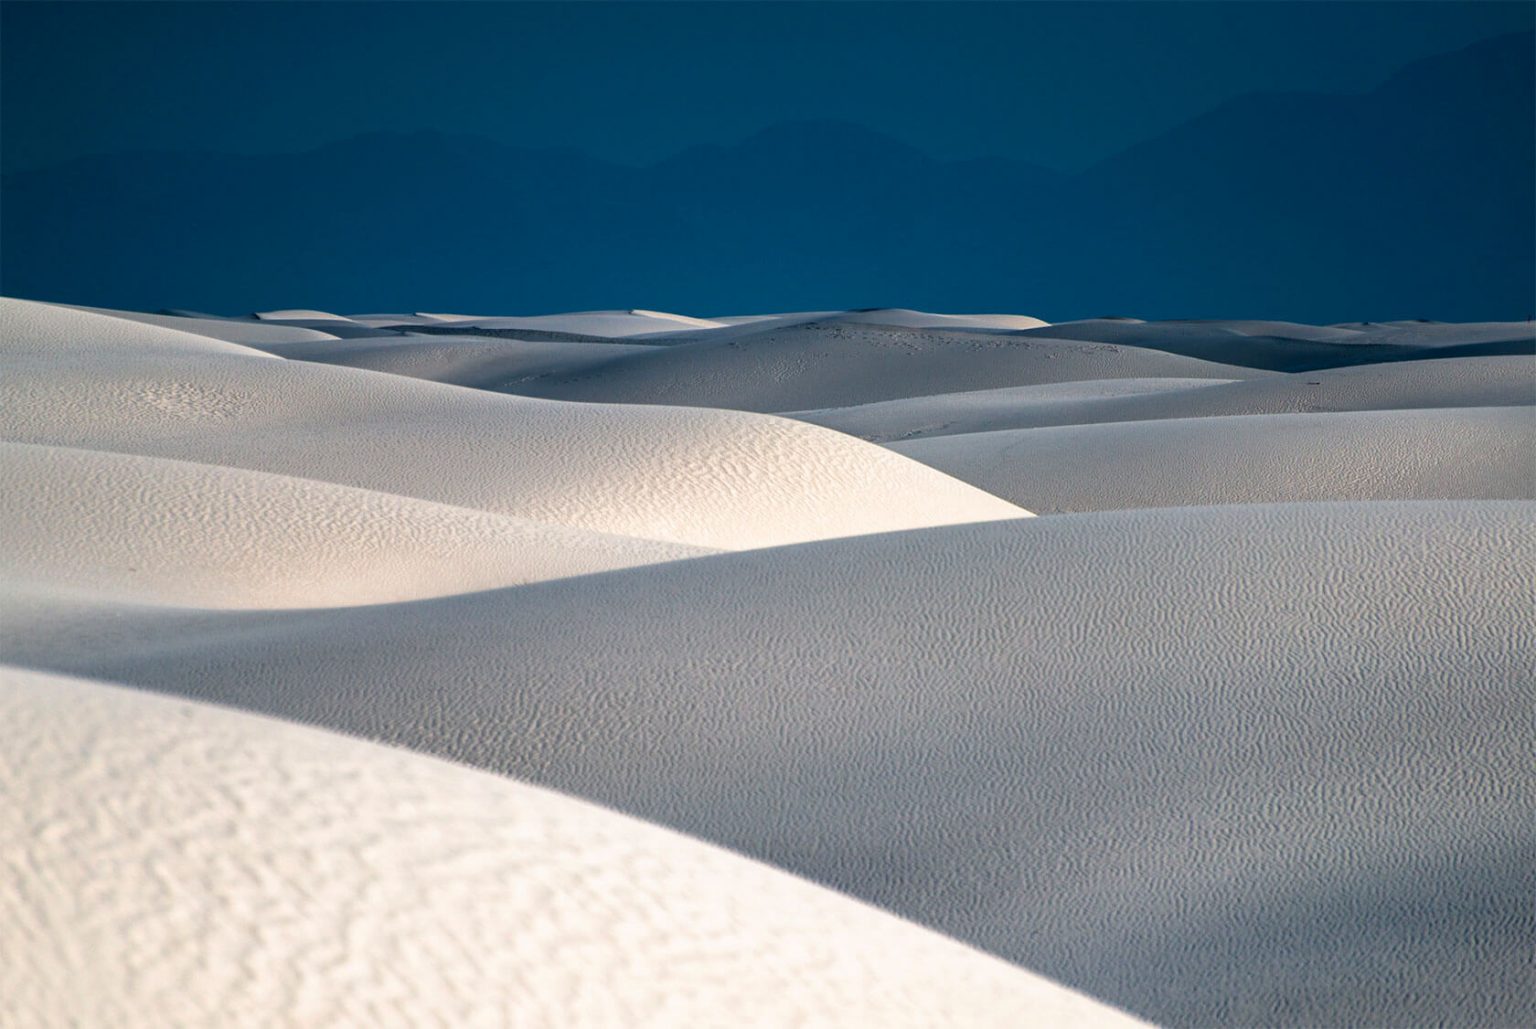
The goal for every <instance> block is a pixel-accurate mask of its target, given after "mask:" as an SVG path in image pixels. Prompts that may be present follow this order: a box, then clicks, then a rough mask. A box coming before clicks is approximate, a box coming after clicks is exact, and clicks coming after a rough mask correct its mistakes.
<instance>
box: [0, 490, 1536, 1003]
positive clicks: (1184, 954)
mask: <svg viewBox="0 0 1536 1029" xmlns="http://www.w3.org/2000/svg"><path fill="white" fill-rule="evenodd" d="M1533 515H1536V504H1531V503H1515V502H1508V503H1505V502H1428V503H1355V504H1294V505H1278V506H1245V507H1225V508H1221V507H1213V508H1185V509H1163V510H1153V511H1136V512H1116V513H1107V514H1091V515H1076V516H1062V517H1057V518H1050V519H1035V520H1032V521H1014V522H999V523H992V524H987V525H975V526H963V527H947V528H940V529H932V530H923V531H918V532H908V533H898V534H891V535H882V536H865V537H860V538H857V539H848V540H837V541H831V542H826V543H816V544H808V545H804V546H799V547H794V548H789V549H785V550H761V551H753V552H750V553H745V554H733V555H721V556H715V557H702V558H698V559H695V560H691V561H682V562H676V563H671V564H664V565H654V566H647V567H643V568H636V569H631V570H627V571H620V572H614V573H609V574H606V575H599V576H591V577H585V578H576V579H566V580H561V581H558V582H551V583H544V584H539V585H533V586H525V587H519V588H517V589H512V590H500V591H493V592H488V593H480V594H475V595H473V596H467V597H458V598H447V599H443V600H436V601H422V602H417V603H414V604H409V605H401V606H383V607H369V608H352V609H340V610H334V611H328V612H327V611H320V612H293V613H281V612H262V613H226V614H220V615H213V614H201V615H190V614H189V615H180V614H177V613H175V612H165V611H162V612H159V613H156V612H147V611H142V610H130V609H124V608H122V607H121V606H106V607H103V608H102V609H101V610H99V611H97V612H95V613H91V612H85V611H81V610H80V609H78V608H74V609H71V612H70V613H69V616H68V617H62V616H59V617H53V618H52V621H51V622H50V624H51V625H53V626H54V630H53V631H52V632H51V633H48V632H44V633H39V632H35V631H33V630H32V629H31V628H29V627H27V626H25V625H23V624H22V621H23V620H21V619H15V618H11V617H7V618H5V619H3V620H0V625H4V627H5V631H6V632H7V633H8V634H11V638H9V639H8V640H7V642H6V647H7V651H8V652H9V653H12V654H13V655H15V657H14V658H13V660H17V661H21V662H23V663H26V664H31V665H35V666H40V667H49V668H55V669H58V670H61V671H68V672H74V673H77V674H92V675H99V676H102V677H109V678H114V679H120V680H121V681H125V682H130V683H138V684H144V685H151V686H154V687H155V688H157V689H163V690H168V691H172V692H177V693H182V694H186V695H191V696H198V697H202V698H205V699H210V700H217V701H222V702H227V703H234V704H240V705H244V706H248V707H252V708H255V709H257V710H260V711H264V712H267V713H271V714H278V715H282V716H285V717H290V718H295V719H299V720H303V721H312V722H318V723H320V724H322V725H326V726H329V727H332V728H336V729H342V730H346V731H350V732H356V733H361V734H364V735H369V736H376V737H380V738H383V739H386V740H390V741H394V742H397V743H403V744H406V745H409V746H414V747H417V748H421V749H424V750H428V751H431V752H435V753H439V754H443V755H445V756H450V757H454V758H457V759H460V760H464V761H468V762H471V763H474V764H478V765H481V766H484V767H487V768H492V769H496V770H500V771H505V772H509V773H513V774H516V775H518V776H522V777H526V778H529V779H531V780H533V781H536V782H539V783H542V784H545V785H551V786H554V787H557V788H560V789H565V790H569V791H572V792H576V793H578V794H580V795H582V796H585V797H587V798H589V799H594V800H597V801H599V802H602V803H607V804H611V805H614V806H617V807H620V808H622V809H625V810H627V811H629V812H631V813H634V814H638V815H640V816H642V817H647V818H652V819H655V820H657V821H660V822H662V823H664V824H668V825H671V826H673V827H675V828H680V829H682V830H684V831H687V832H691V833H695V834H698V835H700V836H703V837H705V838H708V839H711V840H714V841H716V842H719V843H724V844H726V845H728V846H730V847H733V848H737V849H740V850H742V851H744V852H746V853H748V854H751V855H753V856H756V857H759V858H763V859H766V860H769V861H772V862H774V863H775V864H778V865H780V866H781V867H785V868H788V869H790V870H792V871H796V872H799V873H801V874H805V875H807V876H809V877H811V878H813V879H817V880H819V881H822V882H824V883H827V884H830V885H833V886H836V887H838V888H840V889H844V890H846V891H848V892H851V893H853V894H854V895H856V896H859V897H861V898H863V899H865V900H869V901H872V902H875V903H878V904H881V905H883V906H887V907H889V908H890V909H892V910H894V911H896V912H898V913H900V914H904V915H907V916H909V917H912V918H914V919H916V920H919V921H921V922H923V923H925V924H928V925H930V926H934V927H936V928H939V929H941V930H943V931H946V932H950V933H953V934H955V935H957V936H959V937H961V938H962V939H965V940H967V941H969V942H972V943H975V944H978V945H980V946H983V947H985V948H988V949H991V950H993V951H995V952H997V953H998V954H1000V955H1002V956H1005V957H1008V958H1012V959H1015V960H1018V961H1020V962H1021V963H1023V964H1024V965H1025V966H1026V967H1030V968H1034V969H1038V970H1039V971H1041V972H1042V973H1044V974H1047V975H1050V976H1053V977H1056V978H1059V979H1061V980H1062V981H1064V982H1066V983H1068V984H1070V985H1072V986H1074V987H1076V988H1079V989H1083V990H1086V991H1088V992H1089V993H1091V994H1093V995H1095V996H1099V997H1103V998H1105V999H1107V1000H1109V1001H1111V1002H1112V1003H1116V1004H1119V1005H1122V1006H1124V1007H1126V1008H1128V1009H1129V1010H1132V1011H1135V1012H1137V1013H1138V1014H1141V1015H1143V1016H1146V1017H1150V1018H1153V1019H1155V1020H1158V1021H1163V1022H1169V1023H1181V1024H1197V1025H1213V1024H1278V1023H1290V1024H1307V1025H1317V1024H1362V1023H1369V1024H1426V1023H1451V1024H1499V1025H1517V1024H1528V1023H1530V1022H1531V1021H1532V1020H1533V1019H1536V1006H1533V1004H1536V1000H1533V995H1532V994H1531V992H1530V991H1529V990H1528V989H1526V988H1525V986H1526V985H1527V984H1528V970H1529V940H1530V934H1531V932H1532V930H1533V928H1536V926H1533V924H1532V922H1531V915H1530V911H1531V909H1530V905H1529V898H1530V896H1532V895H1533V893H1536V862H1533V861H1532V860H1531V857H1532V854H1533V853H1536V851H1533V849H1532V848H1536V835H1533V827H1536V800H1533V798H1536V765H1533V764H1532V763H1531V761H1530V760H1529V756H1530V755H1529V749H1530V726H1531V724H1532V720H1533V719H1536V706H1533V705H1536V699H1533V698H1536V691H1533V690H1532V688H1531V686H1532V683H1533V682H1536V663H1533V659H1532V654H1536V628H1533V624H1532V621H1531V619H1530V593H1529V583H1530V582H1531V581H1532V580H1533V578H1536V532H1533V528H1532V526H1533V524H1536V522H1533ZM27 603H28V604H31V605H32V607H31V610H33V611H34V612H36V611H38V610H41V608H39V607H37V606H36V604H35V602H34V600H28V601H27ZM659 611H660V612H665V617H657V612H659ZM32 617H33V618H36V617H39V616H37V615H36V614H34V615H33V616H32Z"/></svg>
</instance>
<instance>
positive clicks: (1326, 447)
mask: <svg viewBox="0 0 1536 1029" xmlns="http://www.w3.org/2000/svg"><path fill="white" fill-rule="evenodd" d="M891 447H892V449H894V450H896V451H897V452H898V453H901V454H905V455H907V456H908V457H910V458H913V459H914V460H917V461H921V462H923V463H924V464H927V465H931V466H932V467H934V468H937V469H939V470H940V471H943V472H947V473H948V474H950V475H953V476H955V477H956V478H959V479H964V480H965V481H966V482H969V483H971V484H972V485H973V486H978V487H980V488H981V489H984V490H986V491H987V492H988V493H994V494H996V495H997V496H1000V497H1004V498H1006V499H1008V500H1012V501H1013V502H1014V503H1017V504H1025V505H1028V507H1029V509H1030V510H1032V511H1035V512H1036V513H1039V514H1047V513H1054V512H1060V511H1106V510H1113V509H1117V508H1127V507H1179V506H1183V505H1187V504H1262V503H1280V502H1284V501H1288V500H1436V499H1446V500H1457V499H1465V500H1536V411H1533V410H1532V409H1531V408H1529V407H1461V408H1431V409H1429V410H1421V411H1356V412H1348V413H1343V414H1311V415H1306V414H1270V415H1243V416H1236V417H1218V418H1178V419H1166V420H1163V421H1156V422H1119V423H1113V424H1107V425H1070V426H1063V427H1060V428H1049V429H1008V430H1004V431H1001V432H983V433H974V434H968V435H950V436H942V437H939V438H936V439H922V440H913V441H911V442H896V443H892V444H891Z"/></svg>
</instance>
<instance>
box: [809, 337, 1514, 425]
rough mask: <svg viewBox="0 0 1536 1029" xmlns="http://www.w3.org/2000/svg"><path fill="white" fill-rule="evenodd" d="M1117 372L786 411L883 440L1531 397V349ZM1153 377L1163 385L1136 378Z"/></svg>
mask: <svg viewBox="0 0 1536 1029" xmlns="http://www.w3.org/2000/svg"><path fill="white" fill-rule="evenodd" d="M1125 381H1126V382H1127V383H1128V385H1127V387H1126V388H1125V389H1124V390H1123V391H1117V392H1110V391H1109V390H1108V389H1107V388H1105V387H1108V386H1110V385H1111V383H1098V382H1083V383H1066V384H1063V385H1062V386H1061V387H1060V388H1061V389H1063V390H1066V391H1068V392H1066V393H1052V392H1046V391H1048V390H1051V389H1053V388H1052V387H1034V388H1025V389H1020V390H1017V391H1011V390H985V391H977V392H970V393H940V394H934V395H930V396H921V397H913V398H910V399H907V400H897V401H888V402H886V403H878V404H860V405H851V406H844V407H834V408H826V409H822V410H814V411H798V412H795V413H793V414H791V415H789V417H793V418H800V419H804V420H805V421H808V422H812V423H814V424H817V425H825V426H827V427H828V428H833V429H837V430H839V431H840V432H847V433H849V434H851V435H855V436H859V437H862V438H864V439H870V440H880V441H891V440H898V439H916V438H920V437H923V436H943V435H949V434H952V433H954V432H992V431H996V430H1000V429H1038V428H1044V427H1047V426H1052V425H1088V424H1095V423H1102V422H1135V421H1156V420H1159V419H1164V418H1206V417H1213V416H1219V415H1249V414H1321V413H1328V412H1340V411H1373V410H1392V409H1401V410H1416V409H1423V408H1442V407H1513V406H1530V405H1532V404H1536V357H1517V356H1494V357H1460V358H1454V359H1446V358H1436V359H1429V360H1423V361H1405V362H1401V363H1391V364H1372V365H1362V366H1358V367H1351V368H1331V369H1325V370H1323V371H1315V372H1301V373H1297V374H1294V375H1266V376H1265V377H1263V378H1259V379H1246V380H1239V381H1233V382H1220V381H1215V380H1213V381H1211V382H1210V383H1208V384H1206V385H1198V384H1191V383H1189V382H1187V381H1183V380H1178V379H1163V380H1157V379H1146V380H1140V379H1138V380H1125ZM1160 381H1161V382H1163V383H1165V384H1167V386H1168V388H1162V387H1158V388H1151V389H1148V388H1143V386H1155V384H1156V383H1158V382H1160ZM1175 383H1180V385H1177V386H1175V385H1174V384H1175ZM1078 390H1081V393H1080V394H1079V395H1076V396H1074V395H1072V394H1073V392H1075V391H1078Z"/></svg>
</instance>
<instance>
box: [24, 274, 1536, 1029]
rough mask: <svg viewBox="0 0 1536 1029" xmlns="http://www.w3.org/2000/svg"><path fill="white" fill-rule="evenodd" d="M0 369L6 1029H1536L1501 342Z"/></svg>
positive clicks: (423, 333)
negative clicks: (812, 1027)
mask: <svg viewBox="0 0 1536 1029" xmlns="http://www.w3.org/2000/svg"><path fill="white" fill-rule="evenodd" d="M0 330H3V331H0V339H3V344H0V345H3V351H0V353H3V361H4V367H3V375H0V487H3V488H0V537H3V539H4V541H5V546H4V547H3V548H0V574H3V576H4V577H5V583H6V589H5V591H4V596H3V601H0V640H3V643H0V646H3V654H4V660H5V661H6V662H7V663H8V665H9V666H11V667H10V668H9V669H8V670H6V671H5V673H4V677H3V678H4V684H3V686H0V733H3V734H4V740H3V744H0V777H3V778H0V790H3V793H4V795H5V796H6V797H7V799H8V803H7V804H6V805H5V806H4V808H3V810H0V874H3V875H4V876H5V877H6V879H7V880H8V881H7V882H6V883H4V884H3V888H0V952H3V953H6V954H10V955H19V956H20V960H8V961H5V962H0V1015H8V1016H9V1017H0V1022H6V1023H10V1022H18V1023H20V1024H68V1023H70V1022H72V1021H73V1022H81V1023H87V1024H125V1023H133V1022H140V1023H142V1022H144V1021H146V1020H148V1021H152V1022H157V1023H175V1022H189V1021H190V1022H207V1021H219V1020H233V1021H244V1022H250V1023H271V1022H290V1023H291V1022H301V1023H313V1022H317V1021H319V1022H337V1021H341V1022H357V1021H421V1020H432V1019H442V1020H447V1021H454V1022H473V1021H476V1020H481V1021H491V1022H498V1021H508V1020H514V1017H515V1019H516V1020H521V1022H523V1023H524V1024H534V1025H572V1024H575V1025H632V1024H652V1025H677V1024H769V1025H794V1024H805V1023H809V1024H843V1025H847V1024H881V1025H884V1024H914V1025H933V1024H953V1025H983V1024H998V1025H1017V1024H1072V1023H1084V1024H1087V1023H1099V1022H1102V1023H1105V1024H1114V1023H1115V1022H1117V1021H1121V1020H1124V1019H1125V1018H1127V1017H1128V1016H1126V1015H1123V1014H1122V1013H1121V1012H1122V1011H1124V1012H1129V1013H1130V1014H1131V1015H1134V1016H1139V1017H1141V1018H1144V1019H1148V1020H1151V1021H1155V1022H1161V1023H1165V1024H1180V1025H1321V1024H1405V1025H1406V1024H1413V1025H1417V1024H1440V1023H1449V1024H1468V1025H1470V1024H1479V1025H1482V1024H1488V1025H1519V1024H1530V1023H1533V1022H1536V994H1533V992H1532V991H1531V989H1530V954H1531V949H1532V946H1533V941H1536V908H1533V906H1532V904H1531V901H1530V898H1531V897H1532V896H1536V871H1533V869H1536V772H1533V769H1536V762H1533V761H1532V760H1531V739H1532V726H1533V725H1536V658H1533V657H1532V655H1533V654H1536V596H1533V593H1532V590H1531V585H1530V584H1531V583H1532V582H1533V581H1536V517H1533V516H1536V457H1533V454H1536V410H1533V404H1536V341H1533V336H1532V330H1531V326H1530V325H1528V324H1526V323H1514V324H1488V323H1481V324H1476V325H1440V324H1435V323H1419V322H1411V323H1386V324H1364V323H1360V324H1351V325H1344V326H1300V325H1293V324H1289V323H1280V322H1242V321H1229V322H1166V323H1143V322H1137V321H1134V320H1129V319H1115V320H1100V321H1089V322H1078V323H1070V324H1066V325H1044V324H1043V323H1041V322H1039V321H1038V320H1036V319H1033V318H1029V317H1027V316H1023V315H998V314H992V315H976V316H966V315H930V314H926V313H923V312H916V311H857V312H826V311H819V312H803V313H798V314H786V315H769V316H745V315H732V316H720V317H710V318H689V317H685V316H679V315H668V314H665V313H662V312H654V311H631V312H623V311H615V312H583V313H578V314H573V315H550V316H539V317H480V316H474V315H450V314H437V313H433V314H410V313H403V314H368V315H359V316H355V317H343V316H339V315H333V314H330V313H328V312H322V311H310V310H291V311H274V312H266V313H264V314H262V315H261V316H259V317H255V318H244V319H223V318H217V317H212V316H198V317H185V316H177V315H141V314H138V313H132V312H120V313H115V312H103V311H92V310H84V309H76V308H68V307H61V306H55V305H46V304H37V303H29V302H26V301H19V300H10V301H4V302H3V304H0ZM773 412H778V413H777V414H775V413H773ZM1032 513H1033V514H1037V515H1040V517H1031V514H1032ZM112 684H116V685H112ZM123 686H128V687H137V689H123V688H122V687H123ZM234 708H243V709H246V711H248V712H252V713H250V714H242V713H237V712H236V711H234V710H231V709H234ZM295 723H307V724H308V726H309V727H301V726H299V725H296V724H295ZM354 737H362V738H364V740H372V741H375V742H364V741H363V740H358V739H355V738H354ZM379 743H384V744H389V745H391V746H392V747H393V748H398V749H390V748H389V747H382V746H379V745H378V744H379ZM443 759H448V760H447V761H444V760H443ZM448 762H457V764H452V763H448ZM550 790H557V791H560V792H558V793H554V792H549V791H550ZM11 798H19V802H15V803H11V802H9V801H10V800H11ZM594 805H602V806H601V807H598V806H594ZM605 809H607V810H605ZM637 819H640V820H643V821H640V820H637ZM647 823H651V824H647ZM678 833H683V834H686V835H678ZM717 847H724V848H728V850H721V849H717ZM732 851H734V852H735V853H731V852H732ZM786 873H787V874H786ZM797 877H799V878H797ZM827 887H830V888H831V889H827ZM839 894H844V895H846V896H841V895H839ZM850 898H852V899H850ZM859 901H862V902H864V903H865V904H870V905H874V906H875V907H879V908H884V909H885V910H886V912H889V913H888V914H887V913H882V912H879V911H876V910H874V908H871V907H866V906H864V905H863V904H860V903H858V902H859ZM940 934H943V935H940ZM946 936H947V937H950V938H949V939H946V938H945V937H946ZM972 948H975V949H972ZM1024 969H1028V970H1029V971H1025V970H1024ZM1040 976H1046V977H1049V978H1048V979H1043V978H1040ZM1089 998H1094V999H1092V1000H1090V999H1089Z"/></svg>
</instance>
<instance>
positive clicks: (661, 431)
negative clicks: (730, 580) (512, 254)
mask: <svg viewBox="0 0 1536 1029" xmlns="http://www.w3.org/2000/svg"><path fill="white" fill-rule="evenodd" d="M34 309H36V311H34ZM6 310H7V311H9V310H13V308H7V309H6ZM22 310H24V311H26V312H31V313H36V312H37V311H40V312H42V313H41V314H40V315H39V316H38V317H39V319H40V324H37V325H34V324H32V323H30V322H26V321H25V319H12V320H11V321H9V322H7V324H6V330H7V331H6V334H5V336H4V349H3V351H0V352H3V355H4V358H5V361H6V365H7V368H6V374H5V376H4V378H3V381H0V439H5V440H9V441H12V442H18V443H33V444H39V445H45V446H61V447H80V448H85V449H91V450H102V451H109V452H114V453H125V454H140V455H144V456H148V457H163V458H171V459H175V460H183V461H192V462H196V463H200V464H208V465H225V466H229V467H232V468H241V469H247V470H251V471H264V472H271V473H274V474H278V475H287V476H293V477H296V478H303V479H318V480H321V481H324V482H330V483H335V484H338V485H343V486H353V487H356V488H359V489H367V490H374V491H377V492H383V493H395V494H399V495H400V496H404V497H414V498H417V499H421V500H430V501H435V502H438V503H441V504H449V505H453V506H456V507H469V508H477V509H480V510H483V511H489V512H492V513H495V514H503V515H510V516H513V517H516V518H522V519H527V520H531V521H537V522H547V523H552V524H555V525H563V526H566V527H570V528H578V529H583V530H588V531H592V532H601V533H611V534H617V535H626V536H638V537H641V538H645V539H655V540H662V541H666V542H673V543H682V544H688V545H693V546H701V547H713V548H720V549H741V548H745V547H754V546H772V545H775V544H782V543H792V542H800V541H804V540H809V539H822V538H828V537H834V536H846V535H853V534H857V533H863V532H882V531H892V530H896V529H904V528H915V527H919V526H924V525H938V524H949V523H958V522H968V521H981V520H988V519H994V518H1011V517H1023V516H1026V515H1027V512H1025V511H1022V510H1020V509H1019V508H1017V507H1015V506H1013V505H1011V504H1008V503H1006V502H1005V501H1002V500H998V499H997V498H995V497H992V496H990V495H989V494H986V493H983V492H981V491H980V490H977V489H975V488H973V487H970V486H967V485H965V484H963V483H960V482H958V481H956V480H954V479H951V478H949V477H948V476H945V475H942V474H941V473H938V472H934V471H932V470H931V469H928V468H926V467H924V466H923V465H920V464H918V463H917V462H914V461H909V460H907V459H906V458H904V457H901V456H899V455H896V454H893V453H890V452H889V451H886V450H884V449H882V448H879V447H874V446H872V445H870V444H866V443H862V442H860V441H858V440H855V439H852V438H851V437H848V436H844V435H842V434H839V433H835V432H832V431H830V430H827V429H822V428H819V427H816V426H810V425H804V424H802V423H799V422H793V421H788V420H785V419H778V418H765V417H761V416H756V415H751V414H744V413H737V412H730V411H703V410H679V409H667V408H659V407H614V406H595V405H573V404H558V403H549V402H545V401H537V400H528V399H524V398H518V397H510V396H504V395H498V394H492V393H485V392H481V391H476V390H466V389H460V388H457V387H453V386H447V385H440V384H437V383H431V382H423V381H418V380H414V379H407V378H403V377H400V376H395V375H384V374H379V373H375V372H369V371H363V370H358V369H352V368H337V367H329V366H325V365H317V364H307V363H300V362H292V361H280V360H275V359H272V358H271V357H270V356H269V355H266V354H262V353H259V352H257V351H250V350H246V349H244V348H241V347H238V346H236V345H235V344H230V343H221V342H218V341H214V340H205V339H202V338H201V337H196V336H190V335H187V334H185V333H177V332H175V331H174V330H169V329H160V328H155V327H151V326H144V325H139V324H137V323H134V322H128V321H123V320H119V319H112V318H101V317H99V316H96V315H89V314H84V313H81V312H76V311H67V310H64V309H60V308H49V307H45V306H43V305H25V306H24V307H23V308H22ZM71 319H81V320H86V322H88V323H89V325H91V326H96V325H98V323H99V325H100V326H106V327H109V328H111V329H113V330H114V331H122V332H129V333H133V334H137V335H138V336H143V335H153V334H163V335H164V336H165V337H166V338H167V339H169V340H170V341H171V343H174V344H177V345H178V346H180V345H181V344H182V343H183V341H190V342H188V343H187V344H186V347H185V348H183V349H184V350H186V352H183V351H182V350H178V349H177V347H171V346H167V347H165V348H159V349H155V350H153V351H146V350H144V349H143V348H132V349H129V350H124V351H123V352H121V353H119V352H118V351H117V350H114V349H112V348H110V347H108V348H105V349H102V348H94V349H92V350H91V351H90V359H89V360H81V359H80V358H79V357H78V356H76V355H75V354H74V353H73V352H70V351H67V350H64V349H62V348H60V347H58V346H55V345H54V343H53V340H54V336H50V335H49V333H54V334H55V335H59V336H62V335H66V334H67V332H68V331H69V330H68V329H67V327H65V326H64V325H63V322H64V321H68V320H71ZM61 320H62V321H61ZM135 338H137V336H136V337H135ZM156 338H158V337H156ZM226 348H227V349H228V350H230V351H231V352H232V354H233V356H230V357H225V356H223V353H224V350H225V349H226ZM145 354H149V355H150V357H151V358H152V359H146V358H145V356H144V355H145ZM246 355H250V356H254V357H257V358H259V359H257V360H251V359H247V356H246Z"/></svg>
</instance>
